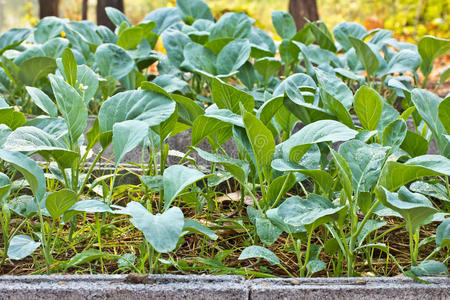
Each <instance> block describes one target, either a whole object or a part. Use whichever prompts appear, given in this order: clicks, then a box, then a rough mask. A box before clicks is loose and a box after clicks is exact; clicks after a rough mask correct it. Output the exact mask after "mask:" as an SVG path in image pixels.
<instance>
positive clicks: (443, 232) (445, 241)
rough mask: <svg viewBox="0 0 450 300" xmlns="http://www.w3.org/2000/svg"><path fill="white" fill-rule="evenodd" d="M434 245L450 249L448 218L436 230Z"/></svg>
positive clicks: (449, 224)
mask: <svg viewBox="0 0 450 300" xmlns="http://www.w3.org/2000/svg"><path fill="white" fill-rule="evenodd" d="M436 245H438V246H439V247H441V248H443V247H450V218H449V219H445V220H444V221H442V223H441V224H439V226H438V228H437V229H436Z"/></svg>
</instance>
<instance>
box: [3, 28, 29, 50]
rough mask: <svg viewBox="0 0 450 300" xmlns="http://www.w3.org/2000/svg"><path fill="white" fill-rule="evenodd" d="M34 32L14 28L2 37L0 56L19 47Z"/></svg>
mask: <svg viewBox="0 0 450 300" xmlns="http://www.w3.org/2000/svg"><path fill="white" fill-rule="evenodd" d="M31 32H32V30H31V29H28V28H13V29H10V30H8V31H6V32H4V33H2V35H0V55H2V54H3V52H5V51H6V50H8V49H12V48H15V47H17V46H19V45H20V44H21V43H22V42H23V41H24V40H25V39H26V38H27V37H28V36H29V35H30V33H31Z"/></svg>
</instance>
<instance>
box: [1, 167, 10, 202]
mask: <svg viewBox="0 0 450 300" xmlns="http://www.w3.org/2000/svg"><path fill="white" fill-rule="evenodd" d="M10 190H11V181H10V180H9V177H8V176H6V174H4V173H2V172H0V203H3V202H4V201H5V200H6V198H7V197H8V196H9V192H10Z"/></svg>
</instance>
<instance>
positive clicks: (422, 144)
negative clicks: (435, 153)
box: [400, 130, 429, 157]
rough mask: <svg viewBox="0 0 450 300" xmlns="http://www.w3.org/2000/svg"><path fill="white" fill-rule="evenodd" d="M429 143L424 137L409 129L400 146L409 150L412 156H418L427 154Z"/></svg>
mask: <svg viewBox="0 0 450 300" xmlns="http://www.w3.org/2000/svg"><path fill="white" fill-rule="evenodd" d="M428 145H429V142H428V141H427V140H426V139H425V138H424V137H422V136H421V135H419V134H417V133H415V132H412V131H409V130H408V131H406V136H405V139H404V140H403V143H402V144H401V145H400V148H401V149H403V150H405V151H406V152H408V154H409V155H411V157H416V156H420V155H425V154H427V151H428Z"/></svg>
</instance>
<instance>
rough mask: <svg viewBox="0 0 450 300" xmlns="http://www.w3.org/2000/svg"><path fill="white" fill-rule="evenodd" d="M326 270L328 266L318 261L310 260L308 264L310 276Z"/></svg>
mask: <svg viewBox="0 0 450 300" xmlns="http://www.w3.org/2000/svg"><path fill="white" fill-rule="evenodd" d="M326 268H327V264H326V263H325V262H323V261H321V260H318V259H313V260H310V261H308V263H307V264H306V269H307V270H308V274H310V275H312V274H314V273H317V272H320V271H323V270H325V269H326Z"/></svg>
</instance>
